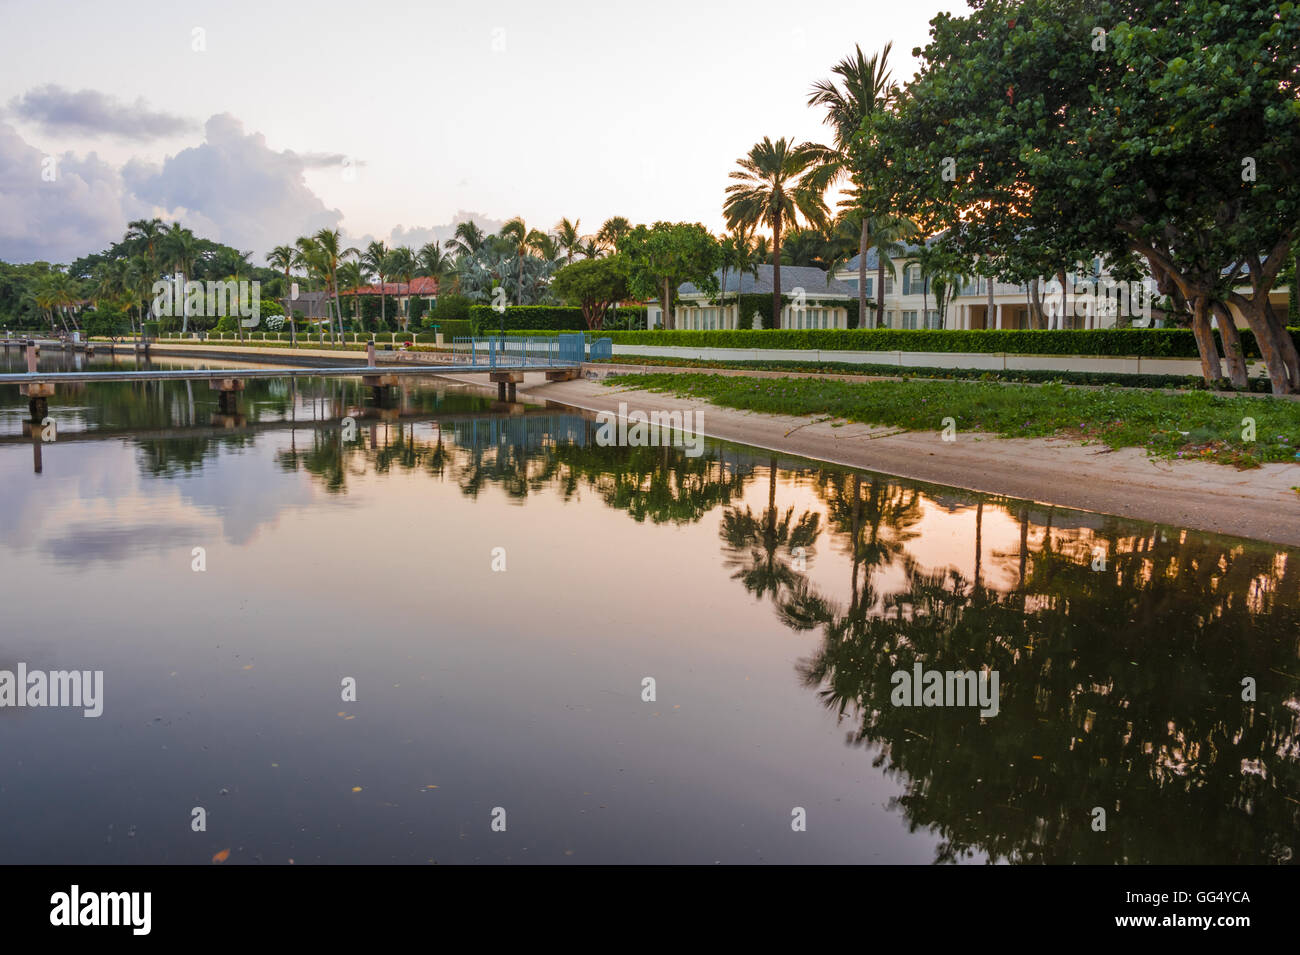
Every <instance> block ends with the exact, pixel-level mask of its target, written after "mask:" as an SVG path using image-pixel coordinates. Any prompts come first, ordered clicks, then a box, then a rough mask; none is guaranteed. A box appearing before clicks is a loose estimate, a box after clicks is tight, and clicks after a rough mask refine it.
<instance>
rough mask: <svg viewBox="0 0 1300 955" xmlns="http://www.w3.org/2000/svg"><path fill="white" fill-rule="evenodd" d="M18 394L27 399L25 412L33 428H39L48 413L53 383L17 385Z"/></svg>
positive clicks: (38, 382) (39, 382) (42, 382)
mask: <svg viewBox="0 0 1300 955" xmlns="http://www.w3.org/2000/svg"><path fill="white" fill-rule="evenodd" d="M18 393H19V394H21V395H24V396H25V397H26V398H27V412H28V414H30V415H31V424H32V427H33V428H40V426H41V422H42V421H44V420H45V418H46V417H47V416H48V415H49V413H50V402H49V399H50V398H51V396H53V394H54V383H53V382H49V381H34V382H32V383H31V384H30V385H19V386H18Z"/></svg>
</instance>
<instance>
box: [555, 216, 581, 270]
mask: <svg viewBox="0 0 1300 955" xmlns="http://www.w3.org/2000/svg"><path fill="white" fill-rule="evenodd" d="M581 223H582V220H581V219H574V220H573V221H572V222H570V221H569V220H568V219H561V220H560V221H559V224H558V225H556V227H555V242H556V244H557V245H558V246H559V247H560V249H561V250H562V251H563V252H564V263H565V265H568V264H569V263H570V262H572V261H573V253H574V252H577V251H578V249H579V248H580V246H581V244H582V236H581V235H580V234H579V232H578V226H579V225H581Z"/></svg>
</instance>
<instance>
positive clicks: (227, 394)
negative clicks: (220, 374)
mask: <svg viewBox="0 0 1300 955" xmlns="http://www.w3.org/2000/svg"><path fill="white" fill-rule="evenodd" d="M208 387H209V388H210V389H211V390H212V391H215V392H218V394H217V411H218V412H219V413H220V414H223V415H235V414H239V393H240V392H241V391H243V390H244V379H242V378H212V379H209V381H208Z"/></svg>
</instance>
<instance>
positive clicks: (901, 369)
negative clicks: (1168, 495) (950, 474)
mask: <svg viewBox="0 0 1300 955" xmlns="http://www.w3.org/2000/svg"><path fill="white" fill-rule="evenodd" d="M597 363H599V364H614V365H620V364H621V365H662V366H665V367H673V368H728V369H739V370H749V371H793V372H802V373H807V374H833V375H865V376H885V377H892V378H940V379H946V380H949V381H1009V382H1024V383H1029V384H1045V383H1047V382H1061V383H1064V384H1069V385H1117V386H1119V387H1123V388H1177V389H1180V390H1197V391H1203V390H1207V389H1208V388H1209V386H1208V385H1206V383H1205V379H1203V378H1201V377H1199V376H1197V375H1146V374H1143V375H1133V374H1124V373H1120V372H1109V371H1056V370H1041V371H1040V370H1036V369H1011V368H1009V369H1006V370H1002V369H994V370H990V369H985V368H931V367H909V366H900V365H871V364H858V363H856V362H844V361H790V360H779V361H778V360H771V359H755V360H748V359H747V360H730V359H728V360H712V359H702V358H665V357H660V356H654V357H652V356H647V355H624V356H619V357H615V358H610V359H599V360H598V362H597ZM1221 384H1222V390H1225V391H1226V390H1230V385H1229V383H1228V382H1227V381H1226V380H1224V381H1223V382H1221ZM1269 389H1270V385H1269V381H1268V379H1266V378H1255V379H1252V380H1251V382H1250V390H1251V391H1256V392H1259V393H1261V394H1267V393H1268V392H1269Z"/></svg>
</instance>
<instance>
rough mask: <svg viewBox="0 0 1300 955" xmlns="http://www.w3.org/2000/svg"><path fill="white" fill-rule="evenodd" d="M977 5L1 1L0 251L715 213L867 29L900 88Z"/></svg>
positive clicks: (926, 0) (877, 0)
mask: <svg viewBox="0 0 1300 955" xmlns="http://www.w3.org/2000/svg"><path fill="white" fill-rule="evenodd" d="M941 10H947V11H951V12H956V13H960V12H962V11H964V10H965V3H964V2H957V3H938V4H936V3H934V2H933V0H921V2H918V3H910V4H909V3H898V2H896V0H888V2H882V0H865V2H864V0H858V2H856V3H854V2H838V0H828V2H823V3H819V4H817V5H816V6H815V7H803V6H800V5H798V4H790V3H788V2H787V3H776V2H771V0H747V2H744V3H733V2H723V0H704V2H701V0H693V2H684V0H657V2H654V3H624V2H620V0H606V2H593V3H583V2H576V0H553V2H551V3H548V4H539V3H536V2H515V0H482V2H476V3H472V4H465V3H444V2H432V3H431V2H425V3H408V2H398V0H371V2H367V3H362V4H358V3H355V2H347V3H345V2H339V0H315V2H312V3H310V4H308V3H286V2H280V3H266V2H256V3H254V2H245V0H225V2H220V3H203V2H184V0H182V2H178V3H174V4H169V5H163V4H158V3H157V2H156V0H155V2H135V0H116V2H114V3H111V4H106V3H102V2H94V3H83V2H63V3H60V2H44V3H35V2H13V0H0V19H2V20H3V22H4V25H5V28H4V30H3V32H0V63H3V64H4V66H3V68H2V69H0V259H2V260H5V261H9V262H26V261H35V260H38V259H44V260H47V261H52V262H70V261H71V260H73V259H75V258H76V257H78V256H80V255H84V254H87V253H89V252H94V251H99V250H101V249H103V248H104V247H106V246H107V245H108V244H109V243H110V242H112V241H114V240H116V239H118V238H120V237H121V235H122V233H123V231H124V230H125V228H126V223H127V222H128V221H129V220H131V219H136V218H141V217H149V216H155V215H156V216H159V217H161V218H163V219H164V220H166V221H168V222H171V221H174V220H178V219H179V220H180V221H181V222H183V223H184V224H185V225H186V226H188V227H189V228H191V229H193V230H194V231H195V232H196V233H198V234H199V235H202V236H206V237H209V238H213V239H217V240H218V241H221V242H225V243H227V244H230V245H233V246H235V247H237V248H239V249H240V250H241V251H249V252H252V253H253V256H252V258H253V261H254V262H256V263H259V264H261V263H262V262H263V261H264V256H265V253H266V252H267V251H269V250H270V249H271V248H272V247H273V246H275V245H279V244H283V243H287V242H292V241H293V239H295V238H296V237H297V236H299V235H302V234H305V233H308V232H314V231H315V230H317V229H320V228H322V227H329V228H335V227H337V228H341V229H342V230H343V232H344V234H345V238H347V240H348V242H349V244H353V245H355V244H358V243H361V242H365V241H368V240H369V239H371V238H379V239H383V240H385V241H387V242H389V243H390V244H405V245H411V246H413V247H416V248H418V247H419V246H420V245H422V244H423V243H424V242H427V241H429V240H431V239H434V238H445V237H446V236H448V235H449V234H450V233H451V230H452V229H453V228H454V224H455V223H456V222H459V221H462V220H464V219H466V218H473V219H474V220H475V221H476V222H478V223H479V224H480V225H484V226H487V227H490V228H493V229H495V228H497V227H499V226H500V224H501V223H502V222H504V221H505V220H507V219H509V218H512V217H514V216H522V217H523V218H524V219H525V221H526V222H527V224H528V225H529V226H530V227H532V228H539V229H543V230H550V229H552V228H553V227H554V225H555V224H556V223H557V222H558V221H559V219H560V218H561V217H562V216H563V217H568V218H570V219H578V220H580V231H582V232H583V233H584V234H589V233H593V232H595V231H596V229H597V228H599V225H600V223H601V222H602V221H604V220H605V219H606V218H608V217H610V216H613V215H622V216H626V217H627V218H629V219H630V220H632V221H633V222H654V221H657V220H660V219H664V220H672V221H692V222H702V223H703V224H704V225H705V226H707V227H708V228H710V229H712V230H714V231H721V230H722V228H723V221H722V211H721V210H722V199H723V195H724V190H725V189H726V187H727V185H728V178H727V177H728V173H729V172H730V171H731V169H732V168H734V165H735V161H736V159H737V158H739V157H740V156H741V155H743V154H744V153H746V152H747V151H748V150H749V148H750V147H751V146H752V145H753V144H754V143H755V142H757V141H758V140H760V139H761V138H762V137H763V136H771V137H772V138H776V137H778V136H786V137H793V138H795V139H798V140H817V141H822V140H826V139H828V138H829V128H828V127H826V126H825V125H824V124H823V123H822V117H823V112H822V111H821V110H819V109H813V108H810V107H808V106H807V98H808V89H809V87H810V85H811V84H812V83H813V82H814V81H815V80H817V79H821V78H825V77H829V76H830V75H831V74H830V68H831V66H832V65H834V64H835V63H836V62H837V61H838V60H839V59H841V58H842V57H844V56H846V55H848V54H850V53H852V52H853V47H854V44H855V43H856V44H860V45H861V46H862V48H863V51H864V52H865V53H867V54H868V55H870V54H872V53H874V52H876V51H877V50H879V49H880V48H881V47H882V46H883V45H884V44H885V43H887V42H890V41H893V44H894V49H893V52H892V53H891V56H890V62H891V64H892V66H893V75H894V78H895V79H896V80H899V81H902V80H906V79H908V78H910V77H911V76H912V75H913V73H914V72H915V69H916V61H915V60H914V59H913V57H912V55H911V53H912V50H913V49H914V48H915V47H918V46H922V45H924V44H925V42H926V41H927V38H928V35H929V26H928V24H929V21H930V19H931V18H932V17H933V16H934V15H935V14H936V13H938V12H940V11H941Z"/></svg>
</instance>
